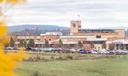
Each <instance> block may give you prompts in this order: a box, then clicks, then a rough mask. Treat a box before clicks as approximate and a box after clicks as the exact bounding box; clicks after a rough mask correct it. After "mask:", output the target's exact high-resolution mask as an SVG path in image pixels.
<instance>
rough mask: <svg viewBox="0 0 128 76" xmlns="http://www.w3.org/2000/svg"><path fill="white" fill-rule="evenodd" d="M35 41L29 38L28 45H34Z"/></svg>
mask: <svg viewBox="0 0 128 76" xmlns="http://www.w3.org/2000/svg"><path fill="white" fill-rule="evenodd" d="M34 45H35V43H34V40H33V39H30V40H29V42H28V47H34Z"/></svg>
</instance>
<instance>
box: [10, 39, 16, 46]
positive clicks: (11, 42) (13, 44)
mask: <svg viewBox="0 0 128 76" xmlns="http://www.w3.org/2000/svg"><path fill="white" fill-rule="evenodd" d="M9 46H11V47H14V46H15V40H14V39H13V38H11V39H10V42H9Z"/></svg>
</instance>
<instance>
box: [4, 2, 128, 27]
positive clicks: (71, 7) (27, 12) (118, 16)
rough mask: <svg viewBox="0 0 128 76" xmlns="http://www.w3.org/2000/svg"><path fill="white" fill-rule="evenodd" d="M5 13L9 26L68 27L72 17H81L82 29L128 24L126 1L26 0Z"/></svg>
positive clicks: (73, 18) (124, 25)
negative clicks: (41, 25) (40, 25)
mask: <svg viewBox="0 0 128 76" xmlns="http://www.w3.org/2000/svg"><path fill="white" fill-rule="evenodd" d="M78 15H80V17H79V18H78ZM6 16H7V19H6V21H7V23H8V25H9V26H13V25H22V24H43V25H59V26H66V27H70V21H71V20H76V19H81V21H82V27H83V28H101V27H103V28H104V27H128V0H28V1H27V2H26V3H24V4H20V5H16V6H14V7H12V8H9V10H7V12H6Z"/></svg>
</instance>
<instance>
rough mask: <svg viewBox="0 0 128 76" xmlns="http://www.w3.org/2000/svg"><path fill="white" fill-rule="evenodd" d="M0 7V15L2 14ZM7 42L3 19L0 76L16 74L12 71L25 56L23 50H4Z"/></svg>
mask: <svg viewBox="0 0 128 76" xmlns="http://www.w3.org/2000/svg"><path fill="white" fill-rule="evenodd" d="M24 1H25V0H0V3H3V2H4V3H10V4H17V3H22V2H24ZM1 11H2V10H1V9H0V16H2V15H4V14H3V13H2V12H1ZM8 42H9V37H8V28H7V26H6V23H5V22H4V21H0V76H17V75H16V74H15V72H14V70H15V69H16V67H17V66H18V63H19V62H21V61H22V60H23V59H24V58H25V56H26V55H25V53H24V51H20V50H19V51H17V52H6V53H5V52H4V45H5V44H6V43H8Z"/></svg>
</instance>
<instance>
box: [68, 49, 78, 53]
mask: <svg viewBox="0 0 128 76" xmlns="http://www.w3.org/2000/svg"><path fill="white" fill-rule="evenodd" d="M78 51H79V50H78V49H74V48H72V49H70V52H71V53H75V52H78Z"/></svg>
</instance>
